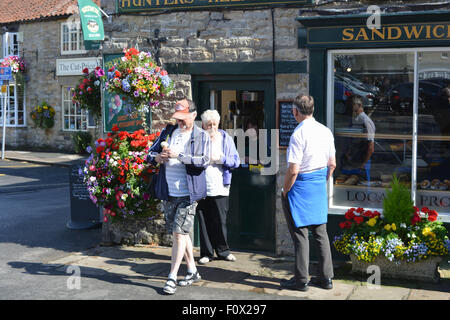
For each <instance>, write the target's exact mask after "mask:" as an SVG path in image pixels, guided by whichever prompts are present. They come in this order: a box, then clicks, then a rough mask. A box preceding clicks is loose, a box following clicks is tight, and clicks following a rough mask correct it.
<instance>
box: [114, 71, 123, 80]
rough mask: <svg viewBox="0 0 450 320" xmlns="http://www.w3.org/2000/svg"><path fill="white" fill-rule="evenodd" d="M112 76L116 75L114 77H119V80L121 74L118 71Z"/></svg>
mask: <svg viewBox="0 0 450 320" xmlns="http://www.w3.org/2000/svg"><path fill="white" fill-rule="evenodd" d="M114 74H115V75H116V77H119V78H120V76H121V75H122V74H121V73H120V71H118V70H116V72H115V73H114Z"/></svg>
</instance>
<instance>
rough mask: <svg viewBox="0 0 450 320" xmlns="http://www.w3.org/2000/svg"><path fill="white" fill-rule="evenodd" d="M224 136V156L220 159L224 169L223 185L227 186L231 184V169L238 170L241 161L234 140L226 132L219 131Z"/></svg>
mask: <svg viewBox="0 0 450 320" xmlns="http://www.w3.org/2000/svg"><path fill="white" fill-rule="evenodd" d="M219 132H220V133H221V134H222V138H223V139H222V141H223V148H222V152H223V154H224V155H223V156H222V159H220V162H221V163H222V168H223V185H224V186H227V185H230V184H231V169H234V168H238V167H239V165H240V164H241V159H240V158H239V154H238V152H237V150H236V146H235V145H234V141H233V138H232V137H231V136H230V135H229V134H228V133H226V131H224V130H221V129H219Z"/></svg>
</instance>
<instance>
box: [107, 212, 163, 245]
mask: <svg viewBox="0 0 450 320" xmlns="http://www.w3.org/2000/svg"><path fill="white" fill-rule="evenodd" d="M114 244H125V245H136V244H151V245H159V246H169V247H170V246H172V235H169V234H167V231H166V229H165V220H164V216H163V215H162V214H160V215H157V216H155V217H151V218H149V217H141V218H136V217H127V218H126V219H124V220H122V221H117V222H114V223H113V222H111V220H109V221H108V222H104V223H103V225H102V245H114Z"/></svg>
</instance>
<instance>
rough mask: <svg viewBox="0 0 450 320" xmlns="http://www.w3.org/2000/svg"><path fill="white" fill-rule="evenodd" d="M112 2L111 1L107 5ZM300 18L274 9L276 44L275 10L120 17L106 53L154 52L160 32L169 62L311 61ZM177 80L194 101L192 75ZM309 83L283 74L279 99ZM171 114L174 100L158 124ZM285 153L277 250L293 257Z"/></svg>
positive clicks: (179, 91)
mask: <svg viewBox="0 0 450 320" xmlns="http://www.w3.org/2000/svg"><path fill="white" fill-rule="evenodd" d="M104 2H105V1H104ZM107 3H109V1H106V2H105V4H107ZM105 4H104V6H105ZM109 4H110V3H109ZM106 10H107V12H114V6H111V5H110V6H106ZM108 10H109V11H108ZM297 16H298V8H292V9H284V8H277V9H274V14H273V17H274V22H273V23H274V26H275V42H273V36H274V33H273V29H272V14H271V10H270V9H261V10H249V11H242V10H232V11H226V10H225V11H219V12H217V11H203V12H198V11H196V12H173V13H166V14H160V15H154V16H144V15H133V16H126V15H121V16H119V17H117V16H114V17H113V18H112V22H111V23H107V22H105V36H106V39H105V45H104V52H105V53H117V52H120V51H121V50H122V49H123V48H125V47H131V46H138V47H139V48H140V49H141V50H150V49H152V48H151V47H150V45H149V44H148V43H147V41H146V39H147V38H152V37H153V36H154V31H155V30H156V29H158V30H159V36H160V37H166V38H167V42H165V43H163V44H162V45H161V51H160V57H161V60H162V62H163V63H214V62H260V61H272V59H273V57H275V60H276V61H307V59H308V51H307V50H304V49H298V48H297V28H298V27H299V23H297V22H296V21H295V18H296V17H297ZM274 46H275V54H273V47H274ZM171 77H172V78H173V79H174V81H175V87H176V92H175V97H173V98H172V100H174V98H175V99H177V98H179V97H181V96H183V95H185V96H188V97H190V96H191V94H192V92H191V90H192V88H191V86H192V85H191V76H190V75H187V74H185V75H180V74H178V75H171ZM308 81H309V77H308V75H307V74H277V75H276V98H277V99H284V100H285V99H294V98H295V97H296V96H297V95H298V94H300V93H308ZM171 112H172V109H171V103H170V101H165V102H163V103H162V104H161V108H160V109H159V110H157V111H156V112H155V114H154V115H153V124H154V126H155V127H156V128H162V127H163V126H164V125H165V123H166V122H167V120H168V117H170V113H171ZM273 112H275V108H274V111H273ZM279 154H280V155H279V156H280V171H279V173H278V175H277V190H278V191H277V200H276V201H277V202H276V212H275V221H276V248H277V253H278V254H292V253H293V248H292V240H291V239H290V235H289V232H288V229H287V226H286V223H285V220H284V215H283V212H282V206H281V199H280V195H279V190H281V187H282V186H283V182H284V174H285V172H286V159H285V158H286V151H285V149H281V150H280V152H279Z"/></svg>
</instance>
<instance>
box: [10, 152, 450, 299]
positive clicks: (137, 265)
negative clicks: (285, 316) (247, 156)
mask: <svg viewBox="0 0 450 320" xmlns="http://www.w3.org/2000/svg"><path fill="white" fill-rule="evenodd" d="M5 158H6V159H9V160H17V161H27V162H32V163H40V164H47V165H58V166H70V165H72V164H74V163H76V162H78V161H80V160H82V159H84V158H86V156H81V155H74V154H64V153H50V152H31V151H6V152H5ZM233 254H234V255H235V256H236V258H237V261H236V262H228V261H223V260H214V261H212V262H210V263H208V264H206V265H198V270H199V272H200V274H201V276H202V278H203V281H201V282H199V283H196V284H194V286H201V287H205V288H211V289H214V288H217V289H231V290H237V291H240V292H242V291H246V292H251V293H260V294H262V296H263V295H264V294H269V295H276V296H277V297H280V298H283V297H285V298H286V299H291V298H297V299H304V300H450V261H449V257H448V256H447V257H446V259H444V261H443V262H441V264H440V266H439V270H438V271H439V273H440V277H441V279H440V281H439V282H438V283H427V282H418V281H405V280H398V279H385V278H383V277H382V275H381V283H380V284H379V285H378V286H377V285H374V284H373V281H372V280H371V279H373V277H371V274H352V273H351V263H350V262H349V261H334V267H335V277H334V279H333V284H334V287H333V289H332V290H324V289H321V288H318V287H310V289H309V290H308V291H307V292H300V291H295V290H287V289H283V288H282V287H280V281H281V280H284V279H289V278H290V277H291V276H292V270H293V265H294V259H293V257H289V256H277V255H275V254H272V253H265V252H247V251H233ZM194 256H195V257H197V258H198V257H199V250H198V248H195V249H194ZM170 257H171V248H168V247H160V246H152V245H138V246H102V245H100V244H99V245H98V246H96V247H94V248H91V249H88V250H85V251H80V252H72V253H69V254H68V255H66V256H64V257H61V258H57V259H50V260H48V261H43V263H44V265H45V266H46V267H47V268H49V269H52V270H55V271H58V270H59V271H65V270H67V268H68V267H69V266H78V267H80V269H81V274H80V275H81V277H83V275H84V274H87V275H89V274H92V273H107V274H114V275H118V276H120V277H124V278H130V279H133V278H142V277H145V278H146V279H147V280H148V281H156V282H160V283H161V288H162V286H163V285H164V282H165V280H166V277H167V274H168V271H169V268H170ZM317 266H318V265H317V263H315V262H311V266H310V274H315V272H316V269H317ZM185 272H186V267H185V264H184V263H183V264H182V266H181V268H180V271H179V275H180V277H181V276H182V275H184V274H185ZM237 291H236V292H237Z"/></svg>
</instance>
